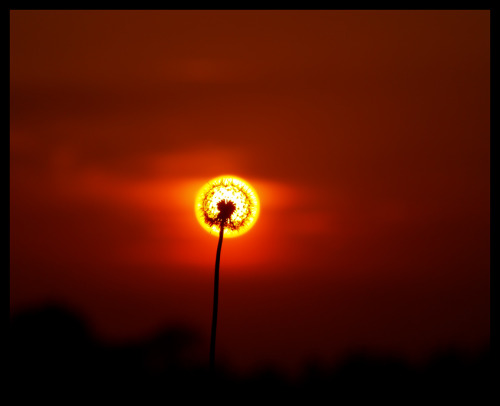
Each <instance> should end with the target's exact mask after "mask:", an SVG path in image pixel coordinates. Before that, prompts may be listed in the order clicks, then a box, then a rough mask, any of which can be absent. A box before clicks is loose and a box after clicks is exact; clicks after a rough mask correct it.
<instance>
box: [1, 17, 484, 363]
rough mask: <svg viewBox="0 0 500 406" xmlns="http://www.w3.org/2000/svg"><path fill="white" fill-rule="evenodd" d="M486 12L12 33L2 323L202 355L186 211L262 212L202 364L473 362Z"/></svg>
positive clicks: (163, 22)
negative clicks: (157, 337) (11, 318)
mask: <svg viewBox="0 0 500 406" xmlns="http://www.w3.org/2000/svg"><path fill="white" fill-rule="evenodd" d="M489 17H490V16H489V12H488V11H11V14H10V66H11V71H10V86H11V87H10V90H11V92H10V100H11V104H10V129H11V131H10V202H11V205H10V236H11V239H10V256H11V258H10V259H11V268H10V296H11V297H10V303H11V312H12V313H16V312H19V311H22V310H24V309H28V308H30V307H32V306H40V305H42V304H43V303H46V302H47V301H58V302H62V303H65V304H68V305H69V306H71V307H72V308H75V309H77V310H78V311H79V312H81V313H82V314H83V315H84V316H85V317H86V318H87V319H88V321H89V323H90V324H91V326H92V328H93V329H94V331H95V332H96V334H98V335H99V336H100V337H103V338H105V339H107V340H117V339H130V338H137V337H142V336H145V335H148V334H152V333H153V332H154V331H156V330H157V329H158V328H159V327H161V326H162V325H164V324H169V323H175V322H181V323H186V324H188V325H193V326H194V327H195V328H197V329H198V330H199V331H200V333H201V334H203V335H204V337H205V338H206V339H207V356H208V336H209V328H210V320H211V310H212V309H211V300H212V294H213V291H212V289H213V285H212V283H213V266H214V261H215V250H216V244H217V239H216V238H215V237H213V236H210V235H208V234H207V233H206V232H205V231H203V230H202V229H201V227H200V226H199V225H198V223H197V221H196V218H195V216H194V209H193V205H194V198H195V195H196V192H197V191H198V189H199V188H200V187H201V186H202V185H203V184H204V183H205V182H206V181H208V180H209V179H211V178H214V177H216V176H219V175H222V174H226V173H232V174H234V175H237V176H240V177H242V178H243V179H246V180H248V181H249V182H250V183H251V184H252V185H253V186H254V187H255V188H256V190H257V193H258V194H259V197H260V200H261V204H262V206H261V213H260V217H259V220H258V222H257V224H256V225H255V226H254V228H252V230H250V231H249V232H248V233H247V234H245V235H244V236H242V237H241V238H235V239H231V240H229V239H228V240H225V241H224V245H223V249H222V261H221V280H220V302H219V324H218V335H217V340H218V341H217V346H218V347H217V348H218V350H217V351H218V356H220V357H221V359H224V360H225V362H227V363H229V364H230V365H233V366H234V367H236V368H243V369H244V368H253V367H256V366H258V365H262V364H266V363H270V364H274V365H277V366H278V367H280V368H294V367H296V366H298V365H301V364H302V363H303V362H305V361H306V360H308V359H310V358H315V357H316V358H318V359H321V360H325V361H329V360H333V359H335V358H336V357H339V356H341V355H342V354H345V352H346V351H351V350H358V349H366V350H368V351H376V352H382V353H390V354H393V353H394V354H397V355H401V356H405V357H409V358H412V359H415V358H418V357H421V356H426V355H428V354H429V353H431V352H433V351H436V350H439V349H442V348H448V347H458V348H460V349H477V348H482V346H484V345H485V344H487V343H488V342H489V305H490V303H489V255H490V247H489V222H490V212H489V199H490V192H489V190H490V177H489V171H490V150H489V141H490V138H489V137H490V126H489V120H490V102H489V100H490V93H489V88H490V43H489V34H490V31H489V30H490V27H489Z"/></svg>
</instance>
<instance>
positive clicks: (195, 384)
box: [9, 306, 494, 404]
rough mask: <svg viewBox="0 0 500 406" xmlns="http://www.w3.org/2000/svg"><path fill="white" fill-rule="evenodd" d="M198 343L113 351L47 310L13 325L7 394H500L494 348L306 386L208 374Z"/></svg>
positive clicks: (317, 375)
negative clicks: (194, 351) (197, 354)
mask: <svg viewBox="0 0 500 406" xmlns="http://www.w3.org/2000/svg"><path fill="white" fill-rule="evenodd" d="M197 343H199V336H198V334H196V332H194V331H192V330H190V329H187V328H185V327H171V328H166V329H165V330H163V331H162V332H161V333H159V334H157V335H156V336H155V337H153V338H152V339H150V340H145V341H143V342H140V343H135V344H126V345H125V344H124V345H121V346H108V345H104V344H102V343H99V342H98V341H97V340H95V339H94V338H93V337H92V336H91V334H90V333H89V331H88V329H87V328H86V326H85V324H84V323H83V321H82V320H81V319H79V318H78V317H77V316H75V314H73V313H71V312H69V311H68V310H65V309H63V308H61V307H57V306H49V307H45V308H43V309H37V310H33V311H31V312H25V313H23V314H19V315H17V316H15V317H13V318H11V323H10V348H9V356H10V369H9V371H10V374H9V377H10V385H9V390H10V391H11V394H12V395H14V396H15V398H14V399H15V402H14V404H16V403H20V404H23V403H24V401H26V400H28V399H37V401H40V402H41V401H42V400H47V401H51V402H52V403H65V404H73V403H74V401H75V399H76V400H92V401H96V400H99V401H106V400H108V401H113V404H114V403H115V402H118V401H123V400H127V401H129V402H132V403H133V404H134V403H138V404H145V403H149V402H148V401H149V400H150V401H151V403H152V401H155V402H166V403H168V401H169V400H175V399H178V398H179V397H181V398H182V399H183V402H184V403H188V404H189V401H190V400H196V399H209V398H210V397H213V398H214V399H216V400H233V402H232V403H234V404H241V403H245V401H251V400H258V401H259V403H268V402H271V401H272V400H273V399H277V400H278V399H279V400H281V402H282V401H283V400H284V399H289V400H300V399H304V400H309V401H310V400H311V399H320V400H321V401H322V403H324V402H326V401H328V402H330V403H332V402H334V401H340V400H343V399H349V400H350V402H355V401H359V400H375V399H380V400H384V399H385V400H391V401H397V402H398V403H401V404H407V403H411V402H412V401H419V400H421V401H428V400H430V399H432V400H433V401H440V400H441V401H446V402H447V403H448V402H450V401H454V400H461V401H467V400H470V401H471V404H472V402H473V404H483V402H484V404H486V402H487V401H488V403H490V402H491V400H490V396H491V395H492V394H493V393H494V392H493V391H492V385H493V377H492V375H491V372H492V368H491V367H492V360H491V358H490V352H489V351H488V350H485V351H483V352H481V353H480V354H477V355H476V356H466V355H464V354H460V353H458V352H453V351H449V352H448V353H443V354H440V355H438V356H436V357H434V358H433V359H432V360H431V361H430V362H428V363H427V364H426V365H425V366H421V367H411V366H409V365H408V364H407V363H405V362H403V361H402V360H398V359H387V358H377V357H373V356H363V355H356V356H352V357H347V358H346V359H345V361H344V362H342V363H340V364H338V365H332V366H329V367H325V366H320V365H316V364H310V365H308V366H307V367H304V370H303V373H302V375H301V377H300V379H298V380H296V381H294V382H291V381H290V380H287V379H285V377H284V376H282V375H280V374H279V373H277V372H275V371H274V370H272V369H268V370H265V371H261V372H259V373H254V374H253V375H251V376H249V377H246V378H241V377H237V376H235V375H234V374H232V373H231V371H229V370H227V369H225V368H223V367H221V368H219V369H218V371H217V374H216V375H215V376H214V375H211V374H209V371H208V368H207V366H206V365H203V364H202V363H200V362H197V361H196V360H193V359H192V358H191V357H190V351H191V348H192V347H194V346H195V345H196V344H197ZM207 355H208V354H207ZM236 400H237V401H236ZM281 402H280V404H282V403H281Z"/></svg>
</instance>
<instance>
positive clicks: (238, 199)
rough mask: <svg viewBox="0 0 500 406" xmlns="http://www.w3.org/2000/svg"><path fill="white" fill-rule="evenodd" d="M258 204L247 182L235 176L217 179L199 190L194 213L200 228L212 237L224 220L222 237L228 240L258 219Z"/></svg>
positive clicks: (247, 228) (248, 228)
mask: <svg viewBox="0 0 500 406" xmlns="http://www.w3.org/2000/svg"><path fill="white" fill-rule="evenodd" d="M259 205H260V204H259V198H258V196H257V193H256V192H255V190H254V189H253V188H252V187H251V186H250V184H249V183H248V182H246V181H244V180H243V179H241V178H238V177H236V176H219V177H217V178H214V179H212V180H210V181H209V182H207V183H206V184H205V185H204V186H203V187H202V188H201V189H200V190H199V192H198V194H197V195H196V202H195V212H196V218H197V219H198V222H199V223H200V225H201V226H202V227H203V228H204V229H205V230H206V231H208V232H209V233H211V234H214V235H215V236H217V234H218V233H219V231H220V224H221V221H224V222H225V223H224V237H227V238H231V237H238V236H240V235H242V234H244V233H246V232H247V231H248V230H250V229H251V228H252V227H253V225H254V224H255V222H256V221H257V217H258V216H259ZM228 210H229V212H228V213H227V214H228V215H226V214H225V213H226V212H227V211H228Z"/></svg>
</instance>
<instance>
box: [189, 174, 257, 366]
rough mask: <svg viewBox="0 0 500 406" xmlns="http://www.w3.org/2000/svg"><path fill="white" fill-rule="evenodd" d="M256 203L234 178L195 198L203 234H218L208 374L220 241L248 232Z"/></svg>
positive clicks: (247, 188)
mask: <svg viewBox="0 0 500 406" xmlns="http://www.w3.org/2000/svg"><path fill="white" fill-rule="evenodd" d="M258 213H259V200H258V197H257V194H256V193H255V192H254V191H253V190H252V188H251V187H250V185H249V184H248V183H247V182H245V181H243V180H242V179H239V178H237V177H234V176H221V177H218V178H216V179H213V180H211V181H210V182H208V183H207V184H206V185H205V186H204V187H203V188H202V189H201V190H200V191H199V193H198V196H197V198H196V217H197V218H198V221H199V222H200V224H201V225H202V227H203V228H205V230H207V231H208V232H210V233H214V232H218V233H219V243H218V245H217V254H216V257H215V277H214V303H213V311H212V330H211V334H210V361H209V367H210V370H211V371H212V372H213V371H214V366H215V336H216V329H217V309H218V301H219V265H220V253H221V248H222V240H223V237H224V236H226V237H237V236H240V235H242V234H244V233H245V232H247V231H248V230H249V229H250V228H251V227H252V226H253V225H254V224H255V221H256V220H257V217H258Z"/></svg>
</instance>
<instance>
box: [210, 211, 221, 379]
mask: <svg viewBox="0 0 500 406" xmlns="http://www.w3.org/2000/svg"><path fill="white" fill-rule="evenodd" d="M223 237H224V221H221V223H220V232H219V244H218V245H217V255H216V257H215V277H214V306H213V310H212V331H211V334H210V364H209V367H210V371H211V372H212V373H213V372H214V369H215V334H216V329H217V308H218V304H219V265H220V252H221V248H222V239H223Z"/></svg>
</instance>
